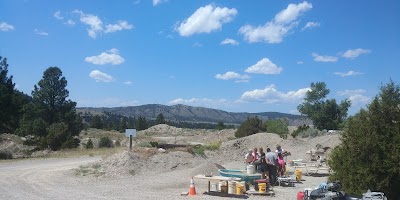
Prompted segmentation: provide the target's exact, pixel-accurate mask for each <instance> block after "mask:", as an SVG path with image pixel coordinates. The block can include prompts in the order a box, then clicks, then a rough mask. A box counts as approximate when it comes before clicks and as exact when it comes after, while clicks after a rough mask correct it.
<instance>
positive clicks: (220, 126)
mask: <svg viewBox="0 0 400 200" xmlns="http://www.w3.org/2000/svg"><path fill="white" fill-rule="evenodd" d="M225 128H226V126H225V124H224V122H221V121H219V122H218V124H217V126H216V127H215V129H217V130H222V129H225Z"/></svg>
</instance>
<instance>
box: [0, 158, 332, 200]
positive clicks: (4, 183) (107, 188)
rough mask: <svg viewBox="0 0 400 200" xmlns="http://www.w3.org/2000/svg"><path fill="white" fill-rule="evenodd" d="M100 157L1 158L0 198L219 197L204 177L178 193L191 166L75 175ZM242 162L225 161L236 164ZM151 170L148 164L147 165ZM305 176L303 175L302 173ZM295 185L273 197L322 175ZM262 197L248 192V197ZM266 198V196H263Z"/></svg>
mask: <svg viewBox="0 0 400 200" xmlns="http://www.w3.org/2000/svg"><path fill="white" fill-rule="evenodd" d="M100 159H101V158H100V157H80V158H58V159H35V160H23V161H11V162H0V199H32V200H35V199H41V200H42V199H52V200H53V199H54V200H57V199H146V200H150V199H157V200H160V199H221V197H213V196H208V195H203V194H202V193H203V192H204V191H206V189H207V181H204V180H197V179H195V186H196V190H197V193H198V195H197V196H195V197H184V196H180V194H181V193H182V192H187V191H188V190H189V185H190V178H189V177H190V176H192V175H193V173H194V172H195V171H194V170H193V169H184V170H175V171H172V172H168V173H161V174H147V175H137V176H128V177H125V178H94V177H90V176H83V177H82V176H76V175H75V171H74V170H73V169H76V168H78V167H79V166H81V165H85V164H88V163H92V162H95V161H98V160H100ZM241 165H242V164H241V163H227V166H229V167H239V166H241ZM149 169H150V170H151V166H150V167H149ZM303 177H304V176H303ZM303 179H305V181H304V182H303V183H301V184H296V187H291V188H288V187H278V186H275V189H274V190H275V192H276V197H274V198H273V199H275V200H279V199H296V194H297V192H298V191H301V190H303V188H306V187H315V186H316V185H318V184H319V183H321V182H323V181H325V180H326V178H325V177H304V178H303ZM261 198H262V197H258V196H250V197H249V199H261ZM264 198H265V197H264Z"/></svg>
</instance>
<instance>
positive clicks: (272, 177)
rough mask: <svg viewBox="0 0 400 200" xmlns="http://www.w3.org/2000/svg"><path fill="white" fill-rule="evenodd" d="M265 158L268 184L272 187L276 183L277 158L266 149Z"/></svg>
mask: <svg viewBox="0 0 400 200" xmlns="http://www.w3.org/2000/svg"><path fill="white" fill-rule="evenodd" d="M265 158H266V162H267V166H268V178H269V184H270V185H271V186H274V185H275V183H276V166H278V157H277V156H276V154H275V153H274V152H271V149H270V148H267V153H266V154H265Z"/></svg>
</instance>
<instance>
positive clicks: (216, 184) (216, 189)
mask: <svg viewBox="0 0 400 200" xmlns="http://www.w3.org/2000/svg"><path fill="white" fill-rule="evenodd" d="M218 187H219V186H218V182H211V188H210V191H214V192H218V191H219V190H218Z"/></svg>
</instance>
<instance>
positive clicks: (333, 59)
mask: <svg viewBox="0 0 400 200" xmlns="http://www.w3.org/2000/svg"><path fill="white" fill-rule="evenodd" d="M311 55H312V56H313V57H314V61H316V62H336V61H337V60H338V58H337V57H335V56H323V55H319V54H317V53H312V54H311Z"/></svg>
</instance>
